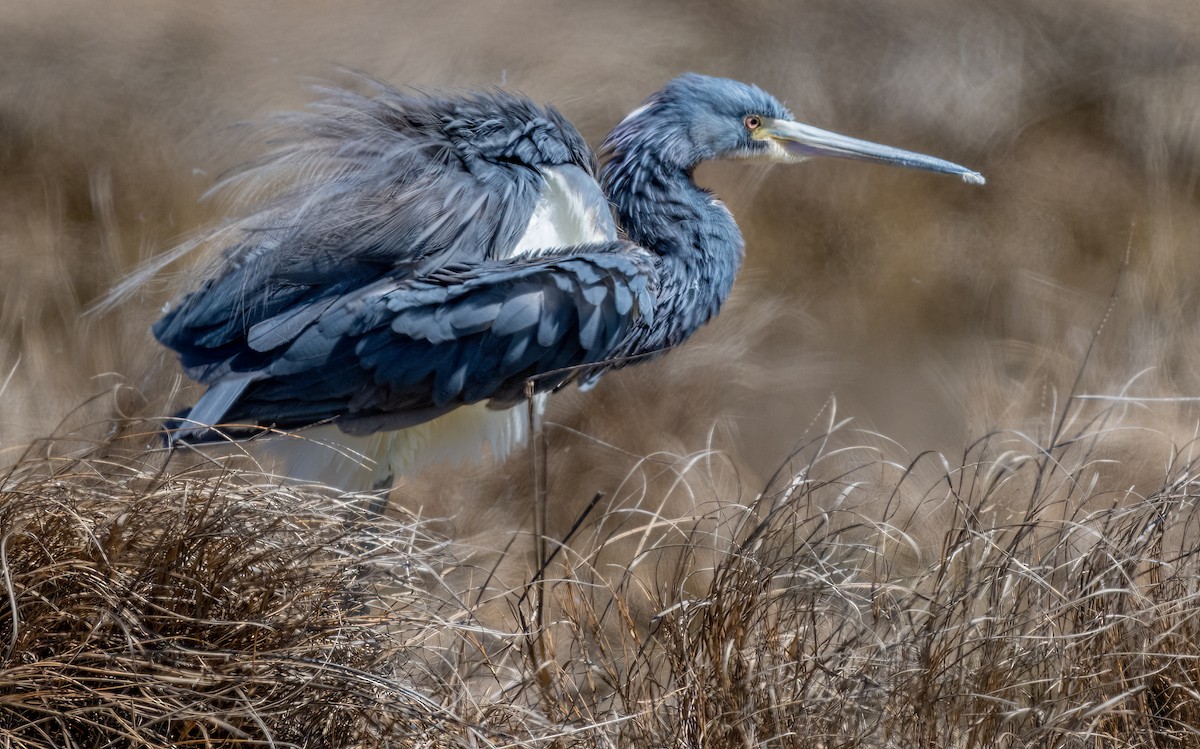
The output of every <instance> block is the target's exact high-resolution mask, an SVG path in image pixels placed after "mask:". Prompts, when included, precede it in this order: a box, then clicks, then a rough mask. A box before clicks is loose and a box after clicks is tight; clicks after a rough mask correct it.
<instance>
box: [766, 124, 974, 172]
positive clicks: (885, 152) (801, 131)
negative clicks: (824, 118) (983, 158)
mask: <svg viewBox="0 0 1200 749" xmlns="http://www.w3.org/2000/svg"><path fill="white" fill-rule="evenodd" d="M755 136H756V137H760V138H763V139H764V140H766V139H769V140H771V141H772V142H774V143H775V144H776V145H777V146H778V147H779V148H780V149H782V151H784V152H785V154H786V156H783V158H785V159H797V160H799V159H804V158H808V157H810V156H834V157H836V158H841V159H857V160H859V161H877V162H879V163H881V164H893V165H895V166H904V167H908V168H910V169H924V170H926V171H929V172H940V173H942V174H955V175H958V176H959V177H961V178H962V180H963V182H966V183H968V184H972V185H982V184H983V183H984V179H983V175H982V174H980V173H979V172H974V171H971V170H970V169H967V168H966V167H965V166H959V165H958V164H955V163H953V162H950V161H946V160H945V159H938V158H934V157H933V156H925V155H924V154H919V153H914V152H912V151H903V150H901V149H899V148H892V147H891V146H884V145H880V144H879V143H871V142H869V141H865V140H858V139H857V138H848V137H846V136H845V135H838V134H837V133H831V132H829V131H828V130H821V129H820V128H815V127H811V126H809V125H803V124H801V123H799V122H790V121H788V120H771V119H768V120H765V121H764V122H763V124H762V127H761V128H760V129H759V131H758V132H757V133H755Z"/></svg>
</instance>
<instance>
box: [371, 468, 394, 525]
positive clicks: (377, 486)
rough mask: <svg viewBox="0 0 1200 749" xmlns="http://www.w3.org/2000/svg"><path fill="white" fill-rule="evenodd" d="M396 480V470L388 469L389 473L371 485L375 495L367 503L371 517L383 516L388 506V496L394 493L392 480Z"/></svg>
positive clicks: (372, 492)
mask: <svg viewBox="0 0 1200 749" xmlns="http://www.w3.org/2000/svg"><path fill="white" fill-rule="evenodd" d="M395 480H396V473H395V471H393V470H391V469H390V468H389V469H388V472H387V475H386V476H384V477H383V478H381V479H379V480H378V481H376V482H375V483H374V484H373V485H372V486H371V494H373V495H374V497H373V498H372V499H371V503H370V504H368V505H367V514H368V515H370V516H371V517H382V516H383V514H384V513H385V512H387V508H388V498H389V496H390V495H391V493H392V482H394V481H395Z"/></svg>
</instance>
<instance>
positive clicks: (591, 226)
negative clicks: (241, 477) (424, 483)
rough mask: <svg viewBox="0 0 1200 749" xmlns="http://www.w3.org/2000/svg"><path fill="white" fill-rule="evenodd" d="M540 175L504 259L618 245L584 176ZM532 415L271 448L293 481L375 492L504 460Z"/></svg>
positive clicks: (325, 431) (542, 398) (502, 413)
mask: <svg viewBox="0 0 1200 749" xmlns="http://www.w3.org/2000/svg"><path fill="white" fill-rule="evenodd" d="M541 172H542V176H543V178H544V180H545V182H544V185H543V188H542V191H541V194H540V195H539V197H538V201H537V204H536V206H535V207H534V210H533V214H532V215H531V216H530V218H529V223H528V225H527V226H526V228H525V231H524V233H523V234H522V235H521V237H520V239H519V240H518V241H517V243H516V244H515V246H514V247H513V249H512V251H511V252H509V253H507V255H506V256H505V257H510V258H512V257H521V256H530V257H533V256H537V255H539V254H542V253H543V252H545V251H547V250H551V249H555V248H561V247H571V246H576V245H582V244H589V243H595V242H605V241H610V240H613V239H616V235H617V233H616V225H615V224H614V223H613V219H612V214H611V212H610V211H609V207H608V201H607V200H606V199H605V197H604V194H603V192H602V191H601V190H600V186H599V185H598V184H596V181H595V180H593V179H592V178H591V177H590V176H589V175H588V174H587V173H586V172H585V171H583V170H582V169H580V168H579V167H575V166H561V167H555V168H552V169H543V170H541ZM496 259H503V258H500V257H498V258H496ZM546 398H547V396H546V394H544V393H543V394H540V395H537V396H535V398H534V403H533V407H534V408H533V410H534V415H535V418H539V419H540V417H541V415H542V413H543V411H544V409H545V404H546ZM528 414H529V408H528V406H527V405H526V404H524V403H522V404H520V405H517V406H515V407H513V408H509V409H504V410H495V409H490V408H488V407H487V406H486V404H484V403H475V404H472V405H469V406H462V407H460V408H457V409H455V410H454V411H451V412H450V413H448V414H446V415H444V416H440V417H438V418H436V419H433V420H432V421H428V422H425V423H424V424H418V425H417V426H414V427H409V428H407V429H401V430H397V431H392V432H378V433H375V434H371V435H367V436H355V435H349V434H346V433H344V432H342V431H341V430H340V429H338V428H337V427H336V426H332V425H330V426H320V427H312V428H309V429H305V430H303V431H301V432H298V433H296V434H295V435H286V436H280V437H276V438H272V439H270V440H267V441H266V442H267V443H269V447H268V451H269V452H270V453H272V454H274V455H275V456H278V458H279V459H280V461H281V462H282V464H283V465H282V467H281V469H282V472H283V473H284V474H285V475H287V476H288V477H290V478H291V479H292V480H296V481H302V482H306V483H319V484H323V485H326V486H332V487H335V488H338V489H342V490H344V491H369V490H371V489H375V488H380V487H381V485H383V484H384V483H385V482H387V481H389V479H390V480H392V481H394V480H396V479H398V478H399V477H401V476H403V475H405V474H411V473H413V472H415V471H418V470H420V469H421V468H423V467H425V466H428V465H432V464H436V463H457V462H461V461H464V460H476V459H479V458H481V457H483V456H484V455H485V454H487V453H489V452H490V454H491V455H492V456H494V457H495V458H496V459H497V460H504V459H505V458H507V457H508V455H509V454H510V453H511V452H512V451H513V450H515V449H517V448H519V447H520V446H522V445H524V444H525V442H526V441H527V440H528V439H529V434H530V428H529V415H528Z"/></svg>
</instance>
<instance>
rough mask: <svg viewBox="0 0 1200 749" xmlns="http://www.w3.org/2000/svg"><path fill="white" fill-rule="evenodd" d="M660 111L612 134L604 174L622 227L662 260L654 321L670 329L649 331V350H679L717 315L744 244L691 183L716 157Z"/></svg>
mask: <svg viewBox="0 0 1200 749" xmlns="http://www.w3.org/2000/svg"><path fill="white" fill-rule="evenodd" d="M655 107H656V104H655V102H653V101H651V103H650V104H649V105H648V106H647V108H646V109H645V110H643V111H642V112H641V113H640V114H635V115H634V116H631V117H630V118H629V119H627V120H626V121H625V122H622V123H621V124H620V125H618V126H617V128H616V129H615V130H613V132H612V134H611V135H609V137H608V140H607V141H606V142H605V146H604V149H603V150H604V151H605V153H606V154H607V155H608V156H609V159H608V161H607V163H606V164H605V166H604V169H603V172H602V177H601V182H602V184H603V187H604V191H605V193H606V194H607V195H608V198H609V200H610V201H611V202H612V203H613V205H614V207H615V208H616V212H617V222H618V224H619V225H620V226H621V228H622V229H623V230H624V231H625V233H626V234H627V236H628V237H629V238H630V239H631V240H632V241H634V242H636V243H638V244H639V245H642V246H643V247H645V248H647V249H649V250H651V251H653V252H654V253H655V254H656V255H657V256H658V266H659V268H658V270H659V292H658V299H659V309H658V311H657V314H656V315H655V319H656V320H663V321H668V324H667V325H664V326H662V327H661V328H660V329H655V330H653V331H649V334H648V339H647V340H646V342H645V344H644V350H646V351H653V350H657V349H660V348H667V347H670V346H675V345H678V344H679V343H681V342H683V341H684V340H685V339H686V338H687V337H688V336H690V335H691V334H692V333H694V332H695V331H696V330H697V329H699V328H700V327H701V326H702V325H704V324H705V323H706V322H708V321H709V320H710V319H712V317H713V316H715V315H716V314H717V312H718V311H719V310H720V308H721V305H722V304H723V303H724V302H725V300H726V298H728V296H729V292H730V290H731V289H732V288H733V281H734V278H735V277H736V276H737V272H738V269H739V268H740V267H741V263H742V254H743V246H744V245H743V241H742V235H741V232H740V231H738V227H737V224H736V223H735V222H734V220H733V217H732V216H731V215H730V214H729V211H727V210H726V209H725V207H724V206H723V205H721V204H720V203H719V202H718V201H717V200H716V198H714V197H713V196H712V194H711V193H709V192H707V191H705V190H703V189H701V188H700V187H698V186H697V185H696V183H695V182H694V181H693V180H692V170H693V169H694V168H695V166H696V164H697V163H699V162H700V161H701V160H703V159H704V158H711V155H710V154H706V153H700V152H699V150H698V149H696V148H694V147H692V146H691V144H689V142H688V135H687V132H686V129H685V128H684V127H683V126H682V125H683V124H682V123H674V122H672V121H671V119H670V118H669V117H666V116H665V115H664V113H663V112H661V111H660V110H659V109H656V108H655Z"/></svg>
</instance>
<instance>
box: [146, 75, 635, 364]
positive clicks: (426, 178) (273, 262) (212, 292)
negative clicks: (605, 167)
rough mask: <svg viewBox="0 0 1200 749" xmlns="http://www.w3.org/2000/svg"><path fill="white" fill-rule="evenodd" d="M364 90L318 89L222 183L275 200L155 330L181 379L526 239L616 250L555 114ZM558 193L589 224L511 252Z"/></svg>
mask: <svg viewBox="0 0 1200 749" xmlns="http://www.w3.org/2000/svg"><path fill="white" fill-rule="evenodd" d="M374 86H375V89H376V90H375V92H374V95H371V96H367V95H361V94H357V93H353V92H350V91H340V90H339V91H328V92H327V98H325V99H324V100H323V101H321V102H319V103H318V104H317V105H315V106H314V107H313V108H312V109H311V111H309V112H306V113H303V114H297V115H291V116H288V117H285V118H281V124H282V129H281V132H280V133H279V137H278V138H277V139H276V143H277V148H276V149H275V150H274V151H273V152H272V153H270V154H268V155H267V156H266V157H265V158H263V159H261V160H260V161H259V162H257V163H255V164H253V165H251V166H250V167H249V168H247V169H244V170H243V171H241V172H239V173H237V174H236V175H235V176H234V177H231V178H230V179H229V180H228V181H227V182H228V183H229V184H230V185H234V186H242V187H245V188H246V189H251V190H252V189H254V188H256V187H257V188H258V189H259V190H270V191H272V193H273V194H274V195H275V197H273V198H272V199H270V200H264V201H260V202H258V203H257V204H255V205H254V206H253V208H252V209H251V211H250V213H249V214H248V215H247V216H245V217H244V218H243V219H241V220H240V221H239V222H238V224H237V225H236V226H234V227H233V228H232V229H231V228H229V227H226V228H225V229H222V230H221V236H227V235H230V234H232V236H233V237H234V238H235V241H234V242H233V244H232V245H231V246H229V247H228V248H227V249H226V250H225V251H224V252H223V254H222V257H221V259H220V262H219V263H218V264H217V266H216V269H215V272H214V273H213V276H212V277H211V278H210V279H209V280H208V281H207V282H206V283H205V284H204V286H202V287H201V288H200V289H198V290H197V291H194V292H193V293H191V294H189V295H188V296H187V297H185V298H184V299H183V300H182V301H181V302H180V304H178V305H177V306H176V307H175V308H174V309H173V310H171V312H170V313H168V315H167V316H165V317H164V318H163V319H162V320H160V321H159V323H158V325H156V326H155V335H156V336H157V337H158V338H159V340H160V341H162V342H163V343H165V344H166V345H168V346H170V347H172V348H174V349H176V350H178V351H180V352H181V353H182V354H183V355H184V357H183V358H184V366H185V368H186V369H187V370H188V373H189V375H191V376H193V377H195V378H197V379H200V380H201V381H210V380H211V379H212V377H213V376H214V373H213V372H209V371H207V370H205V368H204V367H205V366H206V363H205V362H202V361H192V360H189V355H188V352H189V351H196V350H198V349H197V347H199V348H208V349H214V348H218V347H220V346H222V345H228V346H237V345H239V344H240V343H241V337H242V336H243V335H244V332H245V330H247V329H248V328H250V327H251V326H254V325H258V324H260V323H263V322H264V321H267V320H271V319H276V318H278V320H277V322H279V323H281V324H287V325H301V324H302V323H303V322H304V321H305V320H306V319H307V318H308V317H309V316H311V315H313V314H317V313H318V312H319V310H320V309H321V308H323V307H325V306H327V305H328V304H329V303H330V302H331V301H332V300H336V299H338V298H341V297H342V296H344V295H345V294H347V293H348V292H349V291H351V290H353V289H355V288H359V287H361V286H364V285H367V284H369V283H371V282H373V281H375V280H377V279H379V278H381V277H383V276H389V277H392V278H400V277H406V276H420V275H424V274H427V273H430V272H432V271H434V270H436V269H437V268H439V267H442V266H444V265H447V264H472V263H478V262H484V261H486V260H489V259H501V258H507V257H511V256H513V255H516V254H520V252H521V251H523V250H524V249H528V248H530V247H532V246H534V245H536V244H537V241H540V242H542V244H541V246H542V247H562V246H567V245H572V244H582V243H585V242H593V241H601V240H609V239H614V238H615V229H614V227H613V226H612V219H611V216H610V215H609V213H608V208H607V205H606V204H605V203H604V198H603V195H602V193H601V191H600V188H599V186H598V185H597V184H596V182H595V178H594V174H595V165H594V162H593V158H592V155H591V152H590V151H589V150H588V148H587V146H586V144H585V143H584V141H583V138H582V137H581V136H580V135H579V133H578V131H577V130H576V129H575V128H574V127H573V126H572V125H571V124H570V123H569V122H567V121H566V120H565V119H564V118H563V117H562V115H561V114H559V113H558V112H557V111H555V110H554V109H553V108H550V107H542V106H538V105H536V104H534V103H532V102H531V101H529V100H528V99H525V98H524V97H521V96H516V95H513V94H508V93H504V92H500V91H490V92H483V93H474V94H470V95H464V96H460V97H445V96H442V97H432V96H420V95H416V94H410V93H404V92H401V91H398V90H396V89H393V88H391V87H388V86H387V85H386V84H383V83H378V82H377V83H374ZM281 186H285V189H283V190H282V192H280V188H281ZM556 196H565V197H566V198H567V199H568V201H567V203H565V205H566V206H567V209H568V210H574V212H575V213H574V215H573V218H572V219H571V220H572V221H574V222H575V228H576V229H579V228H580V226H579V221H581V220H586V221H588V222H589V223H590V224H591V227H590V228H585V230H583V231H579V230H577V231H575V232H574V233H573V234H571V235H565V234H564V235H560V236H558V237H557V239H554V240H553V241H551V240H550V239H549V238H547V237H545V236H538V237H537V241H534V242H533V243H532V244H531V243H530V242H526V244H524V245H523V246H522V249H521V250H519V249H518V244H519V243H521V242H522V237H523V236H526V237H534V236H535V235H536V233H534V234H531V229H534V228H537V227H539V226H542V225H543V224H544V223H545V221H544V220H543V219H544V218H545V216H546V214H547V211H548V210H549V209H548V208H547V206H557V205H560V204H564V202H563V201H562V200H558V199H557V198H556ZM570 201H574V203H573V205H572V204H571V203H570ZM597 206H599V207H600V208H601V210H596V209H597ZM581 210H582V211H584V212H583V213H581ZM550 213H553V214H555V216H558V215H560V214H561V211H558V210H554V211H550ZM585 213H586V215H585ZM556 228H562V227H556Z"/></svg>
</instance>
